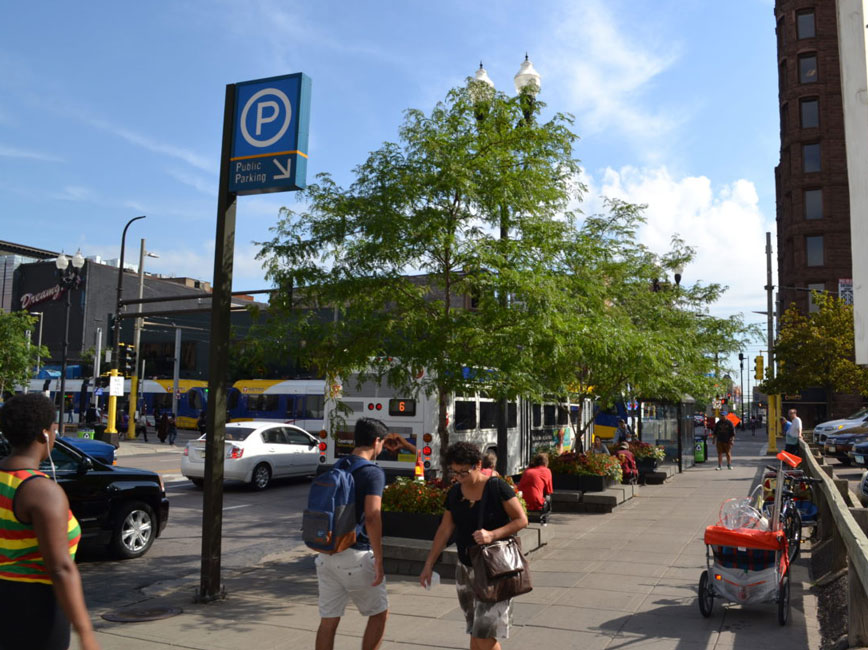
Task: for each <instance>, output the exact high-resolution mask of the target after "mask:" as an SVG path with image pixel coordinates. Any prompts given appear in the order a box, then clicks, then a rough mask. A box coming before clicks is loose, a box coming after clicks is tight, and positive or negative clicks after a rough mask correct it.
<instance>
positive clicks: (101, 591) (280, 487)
mask: <svg viewBox="0 0 868 650" xmlns="http://www.w3.org/2000/svg"><path fill="white" fill-rule="evenodd" d="M121 444H122V445H125V444H127V445H129V444H130V443H125V442H124V443H121ZM132 444H134V445H136V446H139V445H142V444H143V443H138V442H136V443H132ZM158 445H159V443H157V445H156V446H158ZM150 446H151V447H153V446H155V445H154V443H150ZM182 449H183V447H176V448H174V449H172V448H168V447H167V450H166V451H165V452H162V451H159V450H152V451H153V452H154V453H148V454H136V455H121V456H119V458H118V465H121V466H126V467H137V468H141V469H148V470H151V471H155V472H159V473H160V474H161V475H163V477H164V480H165V481H166V492H167V494H168V497H169V501H170V509H169V524H168V526H167V527H166V530H165V531H164V532H163V534H162V535H161V536H160V537H158V538H157V540H156V541H155V542H154V545H153V546H152V547H151V549H150V550H149V551H148V552H147V553H146V554H145V555H144V556H143V557H141V558H138V559H135V560H127V561H118V560H114V559H112V558H110V557H109V556H107V555H106V554H105V553H104V552H102V551H101V550H95V549H94V550H90V549H82V550H81V551H80V553H79V569H80V571H81V575H82V580H83V581H84V590H85V594H87V601H88V605H89V606H90V607H91V608H98V609H105V608H111V606H112V604H115V603H118V602H120V601H121V600H123V601H125V602H127V601H129V598H130V593H131V592H134V591H135V590H141V591H142V593H143V594H149V591H148V590H149V588H153V585H155V583H160V589H163V588H166V587H171V586H172V585H173V584H176V583H180V582H186V583H189V581H190V578H191V576H193V577H195V576H198V575H199V572H200V567H201V533H202V494H203V493H202V490H200V489H198V488H196V487H195V486H193V484H192V483H191V482H190V481H188V480H186V479H184V478H183V477H181V474H180V466H181V455H180V453H179V452H180V451H181V450H182ZM309 485H310V480H309V479H286V480H279V481H275V482H274V484H273V485H271V486H270V487H269V488H268V489H267V490H265V491H263V492H253V491H251V490H250V489H249V488H248V487H247V486H246V485H242V484H240V483H232V482H227V483H226V484H225V486H224V508H223V552H222V566H223V567H225V568H240V567H246V566H253V565H255V564H258V563H260V562H262V561H263V560H265V559H266V558H267V557H268V556H270V555H273V554H276V553H280V552H283V551H286V550H289V549H291V548H293V547H295V546H297V545H298V544H299V543H300V540H301V535H300V527H301V513H302V510H304V507H305V504H306V502H307V493H308V486H309Z"/></svg>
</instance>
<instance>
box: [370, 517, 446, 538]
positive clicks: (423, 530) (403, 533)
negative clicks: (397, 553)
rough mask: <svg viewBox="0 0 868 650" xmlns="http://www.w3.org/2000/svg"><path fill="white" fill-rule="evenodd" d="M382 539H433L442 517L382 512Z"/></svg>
mask: <svg viewBox="0 0 868 650" xmlns="http://www.w3.org/2000/svg"><path fill="white" fill-rule="evenodd" d="M382 514H383V536H384V537H409V538H411V539H426V540H429V541H430V540H432V539H434V533H436V532H437V528H438V527H439V526H440V519H441V518H442V517H443V515H425V514H420V513H418V512H385V511H384V512H383V513H382Z"/></svg>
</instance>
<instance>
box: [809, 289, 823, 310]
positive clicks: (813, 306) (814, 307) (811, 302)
mask: <svg viewBox="0 0 868 650" xmlns="http://www.w3.org/2000/svg"><path fill="white" fill-rule="evenodd" d="M825 290H826V285H825V284H824V283H822V282H817V283H816V284H809V285H808V313H810V314H814V313H816V312H818V311H820V306H819V305H818V304H817V303H816V302H814V293H813V292H814V291H825Z"/></svg>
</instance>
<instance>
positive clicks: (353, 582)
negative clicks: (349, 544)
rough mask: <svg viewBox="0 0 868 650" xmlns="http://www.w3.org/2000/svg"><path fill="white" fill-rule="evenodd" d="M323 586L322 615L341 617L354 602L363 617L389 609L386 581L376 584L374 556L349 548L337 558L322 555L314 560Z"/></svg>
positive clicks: (321, 595) (371, 552) (321, 592)
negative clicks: (349, 604) (373, 584)
mask: <svg viewBox="0 0 868 650" xmlns="http://www.w3.org/2000/svg"><path fill="white" fill-rule="evenodd" d="M314 564H315V565H316V578H317V583H318V586H319V615H320V617H321V618H340V617H341V616H343V615H344V609H345V608H346V606H347V602H348V601H349V600H350V599H352V601H353V604H354V605H355V606H356V607H357V608H358V610H359V613H360V614H361V615H362V616H374V615H375V614H380V613H382V612H385V611H386V610H387V609H389V598H388V596H387V595H386V580H385V578H384V579H383V581H382V582H381V583H380V584H378V585H377V586H376V587H372V586H371V583H372V582H374V573H375V571H374V553H373V551H360V550H357V549H354V548H348V549H347V550H345V551H342V552H340V553H335V554H334V555H326V554H325V553H319V554H318V555H317V556H316V559H315V560H314Z"/></svg>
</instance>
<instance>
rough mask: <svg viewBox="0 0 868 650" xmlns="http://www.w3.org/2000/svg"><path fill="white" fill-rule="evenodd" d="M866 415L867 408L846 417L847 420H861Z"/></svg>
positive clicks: (867, 413)
mask: <svg viewBox="0 0 868 650" xmlns="http://www.w3.org/2000/svg"><path fill="white" fill-rule="evenodd" d="M866 415H868V408H864V409H859V410H858V411H856V412H855V413H854V414H853V415H848V416H847V419H848V420H861V419H862V418H864V417H865V416H866Z"/></svg>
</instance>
